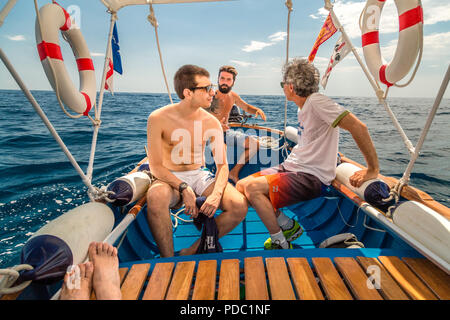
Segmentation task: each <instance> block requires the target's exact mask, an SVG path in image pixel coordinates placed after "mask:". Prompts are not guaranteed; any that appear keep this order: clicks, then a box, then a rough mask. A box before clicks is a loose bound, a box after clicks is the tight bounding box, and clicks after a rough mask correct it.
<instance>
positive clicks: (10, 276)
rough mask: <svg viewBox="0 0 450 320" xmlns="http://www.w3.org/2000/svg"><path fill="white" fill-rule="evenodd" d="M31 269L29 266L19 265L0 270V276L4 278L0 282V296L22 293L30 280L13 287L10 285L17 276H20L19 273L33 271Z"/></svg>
mask: <svg viewBox="0 0 450 320" xmlns="http://www.w3.org/2000/svg"><path fill="white" fill-rule="evenodd" d="M33 269H34V268H33V267H32V266H30V265H29V264H19V265H17V266H14V267H12V268H7V269H0V275H3V276H4V277H3V278H2V279H1V280H0V295H3V294H13V293H17V292H20V291H22V290H23V289H25V288H26V287H28V285H29V284H30V283H31V280H30V281H25V282H23V283H21V284H19V285H17V286H14V287H13V286H12V285H13V284H14V283H15V282H16V281H17V279H18V278H19V276H20V274H19V271H22V270H33Z"/></svg>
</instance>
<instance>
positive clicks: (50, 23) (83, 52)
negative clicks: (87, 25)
mask: <svg viewBox="0 0 450 320" xmlns="http://www.w3.org/2000/svg"><path fill="white" fill-rule="evenodd" d="M39 16H40V19H39V20H40V23H39V20H38V19H36V43H37V49H38V53H39V57H40V59H41V63H42V66H43V67H44V71H45V74H46V75H47V78H48V80H49V82H50V84H51V86H52V88H53V90H55V91H56V84H55V79H54V78H53V73H52V70H51V67H50V62H49V60H50V59H51V61H52V65H53V68H54V71H55V73H56V77H57V81H58V88H59V95H60V98H61V101H62V102H63V103H64V104H65V105H67V106H68V107H69V108H70V109H72V110H73V111H74V112H77V113H79V114H84V115H87V114H88V112H89V110H90V109H91V107H92V106H93V105H95V99H96V92H97V91H96V84H95V71H94V64H93V62H92V59H91V54H90V53H89V49H88V46H87V44H86V41H85V40H84V37H83V35H82V34H81V31H80V29H79V28H77V27H73V26H72V25H71V21H70V16H69V14H68V13H67V11H66V10H64V8H62V7H61V6H60V5H58V4H55V3H50V4H47V5H45V6H43V7H42V8H41V9H40V10H39ZM40 26H41V27H42V30H41V27H40ZM58 30H61V32H62V33H63V35H64V37H65V38H66V39H67V41H68V42H69V44H70V46H71V48H72V51H73V54H74V55H75V59H76V61H77V66H78V71H79V76H80V90H79V91H78V90H77V89H76V88H75V85H74V84H73V82H72V80H71V79H70V77H69V74H68V72H67V69H66V66H65V65H64V61H63V57H62V54H61V47H60V46H59V32H58Z"/></svg>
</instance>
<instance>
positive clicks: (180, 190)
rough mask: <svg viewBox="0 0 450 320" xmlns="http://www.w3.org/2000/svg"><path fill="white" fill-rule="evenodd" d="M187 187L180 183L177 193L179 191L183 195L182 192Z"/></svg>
mask: <svg viewBox="0 0 450 320" xmlns="http://www.w3.org/2000/svg"><path fill="white" fill-rule="evenodd" d="M187 187H189V185H188V184H187V183H186V182H182V183H180V185H179V186H178V191H179V192H180V193H183V191H184V190H185V189H186V188H187Z"/></svg>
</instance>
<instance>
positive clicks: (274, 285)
mask: <svg viewBox="0 0 450 320" xmlns="http://www.w3.org/2000/svg"><path fill="white" fill-rule="evenodd" d="M266 268H267V276H268V278H269V284H270V295H271V297H272V300H295V293H294V289H292V285H291V280H290V278H289V273H288V269H287V267H286V263H285V262H284V258H282V257H277V258H267V259H266Z"/></svg>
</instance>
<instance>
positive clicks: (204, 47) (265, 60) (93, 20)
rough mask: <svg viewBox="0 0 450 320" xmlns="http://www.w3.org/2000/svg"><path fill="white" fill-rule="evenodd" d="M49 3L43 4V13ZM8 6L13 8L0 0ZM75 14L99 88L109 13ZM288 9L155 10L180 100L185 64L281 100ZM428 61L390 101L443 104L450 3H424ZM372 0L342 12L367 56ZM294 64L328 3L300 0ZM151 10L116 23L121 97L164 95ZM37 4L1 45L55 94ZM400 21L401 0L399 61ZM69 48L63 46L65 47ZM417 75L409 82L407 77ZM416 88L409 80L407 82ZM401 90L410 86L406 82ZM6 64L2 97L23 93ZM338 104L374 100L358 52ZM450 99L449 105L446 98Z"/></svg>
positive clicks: (236, 4) (325, 53) (90, 7)
mask: <svg viewBox="0 0 450 320" xmlns="http://www.w3.org/2000/svg"><path fill="white" fill-rule="evenodd" d="M48 2H50V1H38V4H39V6H43V5H44V4H46V3H48ZM1 3H2V5H3V3H5V0H2V1H1ZM59 3H60V4H61V5H62V6H64V7H65V8H68V7H69V6H71V5H76V6H78V7H79V9H80V11H79V13H80V15H79V21H80V27H81V30H82V32H83V34H84V36H85V38H86V41H87V43H88V46H89V49H90V51H91V54H92V56H93V61H94V66H95V69H96V77H97V87H99V86H100V79H101V74H102V69H103V63H104V53H105V49H106V40H107V32H108V29H109V14H107V13H106V12H105V7H104V6H103V4H102V3H101V1H100V0H96V1H94V0H79V1H76V0H60V1H59ZM284 3H285V0H236V1H230V2H215V3H191V4H159V5H154V8H155V13H156V17H157V19H158V22H159V28H158V32H159V38H160V44H161V48H162V52H163V57H164V61H165V66H166V73H167V75H168V78H169V83H170V86H171V91H172V92H173V85H172V82H173V81H172V79H173V75H174V73H175V72H176V70H177V69H178V68H179V67H180V66H181V65H183V64H188V63H189V64H197V65H200V66H203V67H205V68H206V69H208V70H209V71H210V73H211V79H212V80H213V81H215V80H216V76H217V70H218V68H219V67H220V66H221V65H224V64H231V65H235V66H236V67H237V69H238V72H239V75H238V78H237V82H236V85H235V88H234V89H235V91H236V92H238V93H239V94H256V95H263V94H273V95H282V94H283V93H282V90H281V88H280V86H279V82H280V79H281V68H282V65H283V63H284V61H285V57H286V56H285V55H286V34H285V32H286V22H287V9H286V6H285V4H284ZM422 3H423V7H424V16H425V26H424V43H425V46H424V54H423V58H422V63H421V65H420V67H419V70H418V73H417V75H416V78H415V79H414V81H413V82H412V84H411V85H409V86H408V87H406V88H402V89H401V88H391V89H390V93H389V95H390V96H393V97H402V96H405V97H406V96H413V97H434V96H435V95H436V93H437V90H438V88H439V86H440V83H441V80H442V78H443V76H444V73H445V71H446V68H447V66H448V64H449V62H450V3H448V0H423V1H422ZM364 4H365V1H359V0H353V1H348V0H340V1H336V2H335V12H336V14H337V16H338V17H339V19H340V21H341V23H342V24H343V25H344V27H345V29H346V31H347V33H348V34H349V35H350V37H351V40H352V42H353V45H354V46H355V47H356V48H357V50H358V52H359V53H360V54H361V57H363V55H362V49H361V40H360V31H359V27H358V19H359V15H360V13H361V10H362V8H363V7H364ZM293 5H294V11H293V12H292V15H291V38H290V57H294V56H308V55H309V52H310V51H311V48H312V45H313V43H314V41H315V39H316V37H317V34H318V32H319V30H320V28H321V26H322V24H323V21H324V20H325V17H326V15H327V11H325V10H324V9H323V8H322V7H323V1H322V0H314V1H313V0H311V1H306V0H293ZM148 14H149V9H148V6H143V5H139V6H134V7H125V8H123V9H122V10H120V11H119V12H118V18H119V20H118V21H117V25H118V32H119V38H120V49H121V55H122V65H123V69H124V73H123V75H122V76H121V75H118V74H115V78H114V88H115V91H125V92H152V93H154V92H165V86H164V81H163V78H162V73H161V69H160V65H159V57H158V53H157V48H156V44H155V34H154V30H153V27H152V26H151V24H150V23H149V22H148V21H147V15H148ZM34 24H35V12H34V5H33V1H18V3H17V5H16V6H15V7H14V8H13V10H12V11H11V13H10V15H9V16H8V17H7V18H6V20H5V23H4V25H3V27H1V28H0V46H1V48H2V49H3V50H4V51H5V53H6V54H7V56H8V57H9V59H10V60H11V61H12V63H13V64H14V66H15V67H16V69H17V71H18V72H19V74H20V75H21V76H22V78H23V79H24V81H25V83H26V85H27V86H28V87H29V88H30V89H36V90H51V87H50V85H49V83H48V81H47V79H46V77H45V74H44V71H43V69H42V66H41V63H40V61H39V57H38V54H37V50H36V40H35V35H34ZM397 30H398V17H397V13H396V9H395V5H394V1H387V3H386V6H385V9H384V10H383V14H382V18H381V27H380V40H381V43H382V47H383V49H382V53H383V56H384V58H385V59H386V60H387V61H389V60H391V59H392V57H393V54H394V51H395V48H396V43H397V38H398V32H397ZM338 37H339V33H336V34H335V35H334V36H333V37H332V38H331V39H329V40H328V41H327V42H325V43H324V44H323V45H322V46H321V47H320V48H319V51H318V53H317V56H316V58H315V61H314V63H315V64H316V66H317V67H318V68H319V70H320V72H321V74H323V72H324V71H325V69H326V66H327V64H328V60H329V58H330V55H331V51H332V47H333V46H334V44H335V42H336V41H337V39H338ZM60 41H62V42H64V41H63V40H62V38H60ZM62 47H63V48H62V52H63V57H64V60H65V62H66V66H67V68H68V70H69V73H70V74H71V76H72V79H73V80H74V82H75V83H78V74H77V71H76V64H75V60H74V59H73V55H72V52H71V50H70V47H69V45H68V44H67V43H63V45H62ZM408 77H409V75H408V76H407V78H408ZM405 80H407V79H404V81H405ZM404 81H401V82H404ZM17 88H18V86H17V85H16V84H15V82H14V81H13V80H12V78H11V76H10V75H9V73H8V72H7V70H6V68H5V67H4V66H3V64H0V89H17ZM322 91H323V92H324V93H325V94H328V95H330V96H372V97H373V96H375V95H374V92H373V90H372V88H371V86H370V84H369V82H368V81H367V79H366V78H365V76H364V73H363V72H362V70H361V68H360V67H359V65H358V63H357V61H356V59H355V58H354V56H353V55H352V54H351V53H350V54H349V55H348V56H347V57H346V58H345V59H344V60H343V61H342V62H341V63H340V64H338V65H337V66H336V67H335V70H334V71H333V72H332V74H331V77H330V79H329V81H328V86H327V89H326V90H323V89H322ZM446 97H450V93H449V92H447V94H446Z"/></svg>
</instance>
